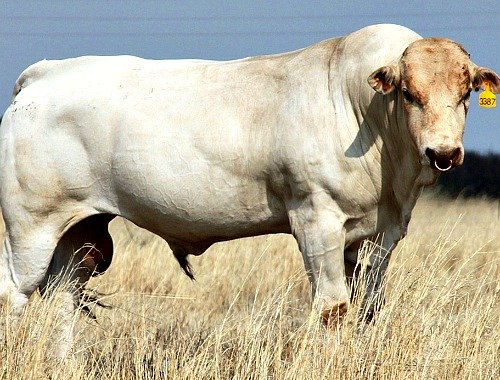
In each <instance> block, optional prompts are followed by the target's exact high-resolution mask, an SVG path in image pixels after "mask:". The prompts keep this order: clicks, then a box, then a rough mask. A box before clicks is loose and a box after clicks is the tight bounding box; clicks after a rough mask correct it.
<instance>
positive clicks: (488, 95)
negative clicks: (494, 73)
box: [479, 82, 497, 108]
mask: <svg viewBox="0 0 500 380" xmlns="http://www.w3.org/2000/svg"><path fill="white" fill-rule="evenodd" d="M479 106H480V107H484V108H494V107H496V106H497V97H496V96H495V94H494V93H493V92H491V91H490V83H489V82H484V91H483V92H481V94H479Z"/></svg>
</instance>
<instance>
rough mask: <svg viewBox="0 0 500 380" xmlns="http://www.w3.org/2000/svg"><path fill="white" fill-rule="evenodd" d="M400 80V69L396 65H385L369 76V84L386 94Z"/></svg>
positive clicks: (380, 92)
mask: <svg viewBox="0 0 500 380" xmlns="http://www.w3.org/2000/svg"><path fill="white" fill-rule="evenodd" d="M398 80H399V75H398V70H397V69H396V68H395V67H394V66H383V67H381V68H380V69H378V70H375V71H374V72H373V73H372V75H370V76H369V77H368V84H369V85H370V86H371V87H372V88H373V89H374V90H375V91H377V92H378V93H379V94H382V95H386V94H389V93H390V92H392V91H393V90H394V89H395V88H396V83H397V82H398Z"/></svg>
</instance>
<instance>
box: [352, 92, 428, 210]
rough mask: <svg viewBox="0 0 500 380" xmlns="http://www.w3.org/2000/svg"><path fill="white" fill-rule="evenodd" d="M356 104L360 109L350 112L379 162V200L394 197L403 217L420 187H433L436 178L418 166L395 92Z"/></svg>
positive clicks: (401, 107) (417, 159)
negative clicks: (367, 134)
mask: <svg viewBox="0 0 500 380" xmlns="http://www.w3.org/2000/svg"><path fill="white" fill-rule="evenodd" d="M358 104H360V107H359V108H355V109H354V112H355V114H356V118H357V119H358V124H359V126H360V128H367V129H368V131H369V134H370V135H372V136H373V144H374V145H375V147H374V148H375V151H376V152H377V154H378V155H379V157H378V158H379V159H380V165H381V169H382V173H381V184H380V186H381V189H380V191H381V193H380V197H381V199H382V200H383V199H384V198H385V199H388V198H390V199H394V197H395V200H396V202H397V204H398V205H399V206H400V208H401V211H402V212H403V214H407V213H409V212H410V211H411V209H412V208H413V206H414V205H415V202H416V200H417V198H418V196H419V195H420V193H421V191H422V189H423V187H424V186H426V185H429V184H432V183H434V182H435V180H436V179H437V177H438V175H437V174H436V172H435V171H433V170H432V169H430V168H429V167H424V166H422V165H421V164H420V162H419V156H418V151H417V148H416V147H415V145H414V143H413V141H412V139H411V136H410V133H409V131H408V128H407V127H406V122H405V117H404V113H403V106H402V99H400V97H399V96H398V94H397V92H396V91H394V92H392V93H391V94H388V95H385V96H382V95H378V94H374V95H373V97H372V98H371V99H370V101H369V102H368V103H367V104H363V102H362V101H361V102H360V103H358ZM408 216H409V215H408ZM405 219H406V218H405Z"/></svg>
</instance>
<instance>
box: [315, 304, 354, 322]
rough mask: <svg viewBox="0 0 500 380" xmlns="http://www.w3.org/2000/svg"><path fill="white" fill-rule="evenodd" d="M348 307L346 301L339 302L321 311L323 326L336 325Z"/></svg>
mask: <svg viewBox="0 0 500 380" xmlns="http://www.w3.org/2000/svg"><path fill="white" fill-rule="evenodd" d="M348 308H349V303H348V302H347V301H343V302H339V303H337V304H335V305H333V306H331V307H329V308H326V309H324V310H323V312H322V313H321V319H322V321H323V325H324V326H325V327H329V328H334V327H336V326H338V325H339V324H340V323H341V322H342V319H343V318H344V316H345V314H346V313H347V309H348Z"/></svg>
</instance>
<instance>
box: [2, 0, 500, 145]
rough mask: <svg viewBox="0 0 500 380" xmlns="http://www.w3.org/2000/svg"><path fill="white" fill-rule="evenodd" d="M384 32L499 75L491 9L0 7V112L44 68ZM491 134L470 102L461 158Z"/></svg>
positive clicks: (499, 33)
mask: <svg viewBox="0 0 500 380" xmlns="http://www.w3.org/2000/svg"><path fill="white" fill-rule="evenodd" d="M228 4H230V5H228ZM386 22H387V23H397V24H401V25H405V26H407V27H409V28H411V29H413V30H415V31H416V32H417V33H419V34H421V35H423V36H439V37H448V38H451V39H453V40H455V41H458V42H460V43H462V44H463V45H464V46H465V47H466V49H467V50H468V51H469V53H470V54H471V58H472V59H473V61H474V62H475V63H476V64H478V65H481V66H488V67H491V68H493V69H495V70H496V71H497V72H500V2H498V1H484V2H483V1H476V2H473V1H465V0H455V1H452V0H444V1H413V2H409V1H404V2H403V1H401V2H399V1H307V2H305V1H300V2H296V1H245V0H242V1H238V2H228V1H215V0H206V1H190V0H186V1H179V0H173V1H151V0H143V1H137V0H130V1H116V0H107V1H104V0H102V1H96V0H85V1H84V0H67V1H53V0H45V1H42V0H40V1H33V0H23V1H18V0H3V1H2V2H1V5H0V52H1V56H0V57H1V60H0V64H1V69H0V112H1V113H3V111H4V110H5V108H7V106H8V104H9V101H10V94H11V91H12V87H13V84H14V82H15V80H16V78H17V76H18V75H19V74H20V72H21V71H22V70H23V69H24V68H26V67H27V66H28V65H30V64H31V63H34V62H36V61H38V60H40V59H44V58H47V59H60V58H67V57H74V56H79V55H86V54H97V55H115V54H132V55H138V56H141V57H145V58H155V59H164V58H205V59H218V60H226V59H235V58H241V57H246V56H252V55H259V54H270V53H279V52H283V51H288V50H293V49H297V48H301V47H304V46H307V45H310V44H312V43H314V42H317V41H320V40H323V39H326V38H331V37H336V36H340V35H345V34H347V33H349V32H351V31H354V30H356V29H359V28H361V27H364V26H366V25H370V24H376V23H386ZM499 127H500V107H497V108H495V109H481V108H479V107H478V106H477V94H473V97H472V105H471V109H470V112H469V117H468V122H467V127H466V133H465V138H464V141H465V147H466V149H474V150H479V151H482V152H487V151H495V152H500V128H499Z"/></svg>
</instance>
